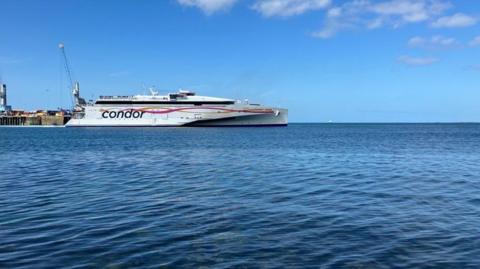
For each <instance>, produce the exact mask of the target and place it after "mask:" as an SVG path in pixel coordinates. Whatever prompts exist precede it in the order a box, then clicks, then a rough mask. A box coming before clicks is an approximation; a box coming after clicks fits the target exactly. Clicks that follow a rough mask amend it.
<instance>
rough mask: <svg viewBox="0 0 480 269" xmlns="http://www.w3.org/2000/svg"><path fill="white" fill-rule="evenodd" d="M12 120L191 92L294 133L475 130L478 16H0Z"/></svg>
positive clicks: (288, 1) (340, 4)
mask: <svg viewBox="0 0 480 269" xmlns="http://www.w3.org/2000/svg"><path fill="white" fill-rule="evenodd" d="M0 11H1V14H2V15H1V16H0V25H2V26H1V27H0V73H1V76H2V79H3V81H4V82H5V83H7V84H8V87H9V96H8V98H9V103H10V104H11V105H12V106H13V107H14V108H25V109H34V108H56V107H59V106H62V107H69V106H70V97H69V89H68V88H67V83H66V76H65V72H64V70H63V67H62V62H61V58H60V52H59V50H58V43H59V42H64V43H65V46H66V50H67V54H68V56H69V59H70V62H71V65H72V69H73V72H74V76H75V79H76V80H79V81H80V84H81V93H82V95H83V96H84V97H85V98H87V99H91V98H94V97H96V96H98V95H108V94H121V95H124V94H138V93H143V92H144V90H143V85H145V86H147V87H149V86H152V85H154V86H155V87H156V88H157V89H159V90H160V91H161V92H169V91H174V90H176V89H178V88H191V89H195V90H196V91H197V92H199V93H201V94H204V95H213V96H221V97H231V98H238V99H245V98H248V99H249V100H251V101H253V102H260V103H263V104H268V105H274V106H282V107H286V108H288V109H289V110H290V121H292V122H326V121H329V120H332V121H334V122H431V121H434V122H436V121H446V122H451V121H480V2H478V1H474V0H471V1H446V0H416V1H413V0H384V1H373V0H370V1H369V0H343V1H339V0H330V1H329V0H236V1H235V0H161V1H154V0H135V1H134V0H131V1H118V0H117V1H106V0H104V1H93V0H70V1H55V0H50V1H35V0H31V1H27V0H2V2H1V4H0Z"/></svg>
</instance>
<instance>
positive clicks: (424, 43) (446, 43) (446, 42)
mask: <svg viewBox="0 0 480 269" xmlns="http://www.w3.org/2000/svg"><path fill="white" fill-rule="evenodd" d="M457 45H460V42H458V41H457V40H456V39H455V38H452V37H444V36H441V35H436V36H432V37H430V38H424V37H420V36H415V37H412V38H410V40H408V46H410V47H413V48H425V49H439V48H451V47H455V46H457Z"/></svg>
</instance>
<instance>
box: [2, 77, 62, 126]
mask: <svg viewBox="0 0 480 269" xmlns="http://www.w3.org/2000/svg"><path fill="white" fill-rule="evenodd" d="M70 118H71V113H70V111H67V110H63V109H58V110H50V111H48V110H47V111H44V110H37V111H33V112H26V111H23V110H12V107H11V106H9V105H8V104H7V85H5V84H3V83H0V126H36V125H56V126H62V125H65V124H66V123H67V122H68V121H69V120H70Z"/></svg>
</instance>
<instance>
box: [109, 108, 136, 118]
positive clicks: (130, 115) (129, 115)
mask: <svg viewBox="0 0 480 269" xmlns="http://www.w3.org/2000/svg"><path fill="white" fill-rule="evenodd" d="M144 113H145V112H143V111H134V110H133V109H132V110H128V111H118V112H117V111H104V112H102V118H104V119H107V118H110V119H131V118H134V119H141V118H143V114H144Z"/></svg>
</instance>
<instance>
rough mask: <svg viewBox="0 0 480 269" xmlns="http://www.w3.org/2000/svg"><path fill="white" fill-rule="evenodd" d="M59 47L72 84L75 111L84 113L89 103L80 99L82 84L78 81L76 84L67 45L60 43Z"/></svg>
mask: <svg viewBox="0 0 480 269" xmlns="http://www.w3.org/2000/svg"><path fill="white" fill-rule="evenodd" d="M58 47H59V48H60V51H61V53H62V56H63V64H64V67H65V71H66V72H67V76H68V81H69V82H70V89H71V90H72V96H73V102H74V104H73V106H74V110H76V111H83V110H84V107H85V105H86V104H87V103H86V102H85V99H83V98H81V97H80V84H79V83H78V81H75V82H74V80H73V78H72V71H71V69H70V64H69V62H68V58H67V54H66V53H65V45H64V44H63V43H60V44H59V45H58Z"/></svg>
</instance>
